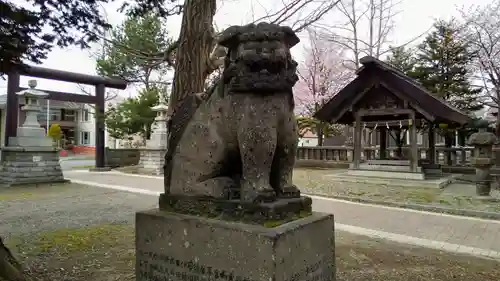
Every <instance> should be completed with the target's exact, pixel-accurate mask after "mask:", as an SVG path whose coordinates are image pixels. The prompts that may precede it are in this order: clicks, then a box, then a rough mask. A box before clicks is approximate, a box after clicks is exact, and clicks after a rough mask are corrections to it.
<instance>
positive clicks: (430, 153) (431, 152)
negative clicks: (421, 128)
mask: <svg viewBox="0 0 500 281" xmlns="http://www.w3.org/2000/svg"><path fill="white" fill-rule="evenodd" d="M427 136H428V138H429V149H428V150H427V161H428V163H429V164H431V165H434V164H436V131H434V124H429V130H428V134H427Z"/></svg>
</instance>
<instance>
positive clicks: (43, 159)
mask: <svg viewBox="0 0 500 281" xmlns="http://www.w3.org/2000/svg"><path fill="white" fill-rule="evenodd" d="M0 180H1V183H2V184H6V185H20V184H37V183H54V182H64V181H65V180H64V176H63V173H62V170H61V165H60V164H59V151H58V150H57V149H55V148H52V147H3V148H2V166H1V168H0Z"/></svg>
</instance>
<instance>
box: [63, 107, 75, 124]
mask: <svg viewBox="0 0 500 281" xmlns="http://www.w3.org/2000/svg"><path fill="white" fill-rule="evenodd" d="M63 121H71V122H75V121H76V111H75V110H72V109H66V110H64V116H63Z"/></svg>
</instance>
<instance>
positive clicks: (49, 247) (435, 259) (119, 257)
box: [7, 224, 500, 281]
mask: <svg viewBox="0 0 500 281" xmlns="http://www.w3.org/2000/svg"><path fill="white" fill-rule="evenodd" d="M336 243H337V246H336V257H337V280H338V281H341V280H342V281H344V280H345V281H358V280H359V281H366V280H370V281H377V280H383V281H393V280H394V281H402V280H435V281H460V280H463V281H470V280H481V281H488V280H492V281H493V280H499V276H500V262H498V261H493V260H485V259H479V258H474V257H470V256H459V255H452V254H448V253H444V252H439V251H436V250H429V249H424V248H418V247H412V246H407V245H401V244H395V243H390V242H387V241H383V240H376V239H371V238H367V237H363V236H357V235H352V234H349V233H346V232H337V235H336ZM7 245H8V246H9V247H11V249H12V250H13V251H14V252H15V255H16V256H17V257H18V258H19V259H20V260H21V261H22V262H23V263H24V264H25V265H27V268H28V269H29V271H30V272H31V274H32V275H34V276H36V277H38V278H39V280H43V281H45V280H46V281H49V280H50V281H53V280H75V281H76V280H79V281H80V280H81V281H88V280H93V281H115V280H120V281H132V280H135V274H134V264H135V261H134V258H135V250H134V229H133V226H131V225H126V224H104V225H94V226H89V227H86V228H79V229H59V230H57V231H54V232H46V233H39V234H37V235H33V236H30V237H11V238H10V239H7Z"/></svg>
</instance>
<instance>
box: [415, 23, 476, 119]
mask: <svg viewBox="0 0 500 281" xmlns="http://www.w3.org/2000/svg"><path fill="white" fill-rule="evenodd" d="M473 59H474V54H473V53H472V52H471V51H470V50H469V46H468V44H467V42H466V41H465V40H464V39H463V38H462V37H461V34H460V30H459V28H458V27H457V25H456V24H455V22H454V21H449V22H445V21H438V22H436V23H435V24H434V31H433V32H432V33H431V34H429V35H428V36H427V37H426V38H425V40H424V42H423V43H422V44H420V45H419V46H418V53H417V65H416V67H415V70H414V71H413V73H412V75H411V76H413V77H414V78H416V79H417V80H418V81H419V82H420V83H421V84H422V85H423V86H424V87H425V88H426V89H427V90H429V91H430V92H431V93H434V94H435V95H436V96H438V97H440V98H442V99H444V100H445V101H448V102H450V103H451V104H452V105H453V106H455V107H456V108H458V109H461V110H463V111H464V112H466V113H472V112H474V111H476V110H479V109H481V108H482V107H483V106H482V105H481V103H480V102H479V98H480V92H481V89H477V88H474V87H473V86H472V85H471V82H470V78H471V77H470V73H469V69H468V68H469V66H470V65H471V63H472V61H473Z"/></svg>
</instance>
